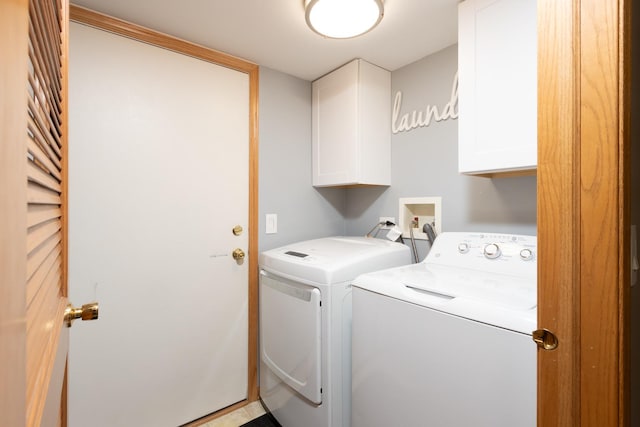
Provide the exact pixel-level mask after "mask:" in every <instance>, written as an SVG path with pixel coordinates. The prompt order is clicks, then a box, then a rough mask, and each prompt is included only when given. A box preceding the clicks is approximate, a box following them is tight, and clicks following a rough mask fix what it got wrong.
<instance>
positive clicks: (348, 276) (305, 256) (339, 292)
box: [259, 237, 411, 427]
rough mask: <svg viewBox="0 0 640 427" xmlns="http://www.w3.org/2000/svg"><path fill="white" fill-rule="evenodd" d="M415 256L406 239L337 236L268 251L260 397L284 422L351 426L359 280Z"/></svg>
mask: <svg viewBox="0 0 640 427" xmlns="http://www.w3.org/2000/svg"><path fill="white" fill-rule="evenodd" d="M410 262H411V255H410V251H409V248H408V247H407V246H405V245H403V244H400V243H395V242H390V241H387V240H382V239H373V238H366V237H330V238H323V239H316V240H309V241H305V242H300V243H295V244H291V245H288V246H284V247H281V248H277V249H272V250H268V251H265V252H263V253H261V254H260V257H259V264H260V397H261V399H262V401H263V403H264V404H265V406H266V407H267V408H268V409H269V411H270V412H271V413H272V414H273V416H274V417H275V418H276V419H277V420H278V422H279V423H280V424H281V425H282V426H283V427H348V426H349V425H350V418H351V281H352V280H353V279H354V278H355V277H356V276H357V275H359V274H362V273H366V272H370V271H374V270H379V269H383V268H390V267H395V266H399V265H403V264H408V263H410Z"/></svg>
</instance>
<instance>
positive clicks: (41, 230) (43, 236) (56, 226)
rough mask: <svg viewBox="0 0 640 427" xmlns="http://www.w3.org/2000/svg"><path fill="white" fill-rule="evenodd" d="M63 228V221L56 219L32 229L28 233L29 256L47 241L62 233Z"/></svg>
mask: <svg viewBox="0 0 640 427" xmlns="http://www.w3.org/2000/svg"><path fill="white" fill-rule="evenodd" d="M61 226H62V223H61V221H60V220H59V219H56V220H52V221H47V222H45V223H44V224H41V225H39V226H36V227H33V228H30V229H29V230H28V231H27V254H30V253H31V251H33V250H34V249H35V248H37V247H38V246H40V245H41V244H42V243H43V242H44V241H45V240H47V239H48V238H49V237H51V236H52V235H54V234H55V233H57V232H58V231H60V227H61Z"/></svg>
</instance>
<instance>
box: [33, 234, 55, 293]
mask: <svg viewBox="0 0 640 427" xmlns="http://www.w3.org/2000/svg"><path fill="white" fill-rule="evenodd" d="M61 236H62V235H61V233H60V232H58V233H55V234H52V235H51V236H50V237H49V238H48V239H47V240H45V241H44V242H43V243H42V244H41V245H40V246H38V247H37V248H35V249H34V250H33V251H32V252H31V253H30V254H29V256H28V257H27V287H28V283H29V281H30V280H31V278H32V277H33V275H34V273H35V272H36V271H37V270H38V268H40V266H41V265H42V263H43V262H44V261H45V260H46V259H47V257H48V256H49V255H50V254H52V253H53V251H54V250H56V246H59V245H60V237H61ZM58 253H59V249H58ZM28 303H29V298H27V304H28Z"/></svg>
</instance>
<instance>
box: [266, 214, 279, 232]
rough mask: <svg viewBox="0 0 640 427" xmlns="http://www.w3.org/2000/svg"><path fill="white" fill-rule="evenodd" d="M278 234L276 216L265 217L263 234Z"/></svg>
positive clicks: (267, 215) (268, 215)
mask: <svg viewBox="0 0 640 427" xmlns="http://www.w3.org/2000/svg"><path fill="white" fill-rule="evenodd" d="M277 232H278V215H277V214H266V215H265V234H276V233H277Z"/></svg>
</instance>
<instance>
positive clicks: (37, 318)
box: [27, 269, 61, 425]
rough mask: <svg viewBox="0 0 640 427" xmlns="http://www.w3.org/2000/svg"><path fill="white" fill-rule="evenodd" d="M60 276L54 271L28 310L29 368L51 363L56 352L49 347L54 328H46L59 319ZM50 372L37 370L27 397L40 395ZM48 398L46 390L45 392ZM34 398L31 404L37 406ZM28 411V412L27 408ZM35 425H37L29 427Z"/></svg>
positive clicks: (29, 384) (29, 377)
mask: <svg viewBox="0 0 640 427" xmlns="http://www.w3.org/2000/svg"><path fill="white" fill-rule="evenodd" d="M60 281H61V278H60V273H59V269H52V270H51V271H50V274H48V275H47V276H46V277H45V280H44V281H43V283H42V288H41V289H40V292H38V293H37V294H36V296H35V298H34V299H33V301H32V303H31V305H30V306H29V308H28V310H27V366H40V365H41V363H40V362H41V360H48V359H49V358H50V357H51V352H52V351H54V350H55V349H54V348H51V347H52V346H51V345H50V343H51V340H52V338H53V337H52V335H53V334H52V330H51V327H49V328H48V327H47V324H48V321H49V319H54V318H55V317H56V311H57V309H58V306H57V304H56V302H57V301H58V299H59V297H60ZM46 375H47V372H46V371H44V370H42V369H38V370H37V371H35V372H33V375H29V376H28V377H27V396H33V394H34V393H39V392H40V391H41V390H42V386H38V385H39V384H44V383H46ZM44 393H45V394H46V390H44ZM38 400H39V399H34V398H33V397H31V398H28V401H29V402H30V403H31V402H34V403H35V402H37V401H38ZM27 410H28V411H29V408H27ZM29 425H36V424H29Z"/></svg>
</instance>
